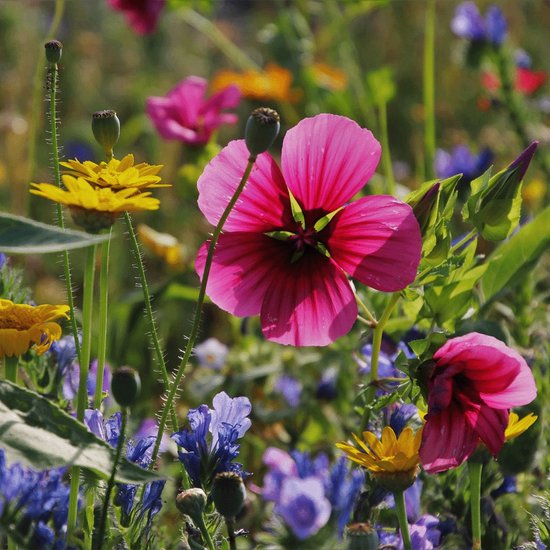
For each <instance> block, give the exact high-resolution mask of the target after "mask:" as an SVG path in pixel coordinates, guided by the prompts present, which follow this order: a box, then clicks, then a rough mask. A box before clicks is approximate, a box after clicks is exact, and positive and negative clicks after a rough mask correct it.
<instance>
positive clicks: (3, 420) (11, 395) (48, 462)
mask: <svg viewBox="0 0 550 550" xmlns="http://www.w3.org/2000/svg"><path fill="white" fill-rule="evenodd" d="M0 447H2V448H3V449H4V451H5V452H6V457H7V460H8V462H19V463H21V464H23V465H25V466H30V467H32V468H35V469H37V470H45V469H48V468H59V467H62V466H80V467H81V468H85V469H87V470H91V471H93V472H95V473H96V474H98V475H100V476H101V477H102V478H104V479H108V478H109V476H110V475H111V470H112V467H113V462H114V458H115V449H113V448H112V447H111V446H110V445H109V444H107V443H106V442H105V441H102V440H101V439H99V438H97V437H96V436H95V435H94V434H92V433H91V432H89V431H88V430H87V429H86V427H85V426H84V425H83V424H81V423H80V422H78V421H77V420H76V419H75V418H73V417H72V416H70V415H69V414H67V413H66V412H64V411H62V410H61V409H60V408H59V407H57V406H56V405H54V404H53V403H52V402H51V401H48V400H47V399H46V398H45V397H42V396H41V395H39V394H37V393H35V392H32V391H30V390H27V389H24V388H20V387H18V386H16V385H15V384H12V383H11V382H8V381H7V380H0ZM160 478H161V476H159V475H158V474H157V473H156V472H151V471H149V470H145V469H143V468H140V467H139V466H137V465H136V464H132V463H131V462H129V461H128V460H126V459H125V458H123V459H122V460H121V461H120V463H119V465H118V468H117V476H116V480H117V481H118V482H120V483H148V482H150V481H155V480H157V479H160Z"/></svg>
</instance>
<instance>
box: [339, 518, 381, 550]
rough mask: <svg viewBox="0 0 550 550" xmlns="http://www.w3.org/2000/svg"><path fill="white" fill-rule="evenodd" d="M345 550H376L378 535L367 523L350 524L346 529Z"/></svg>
mask: <svg viewBox="0 0 550 550" xmlns="http://www.w3.org/2000/svg"><path fill="white" fill-rule="evenodd" d="M346 539H347V541H348V545H347V550H377V548H378V543H379V541H378V533H377V532H376V529H374V528H373V527H371V525H370V524H368V523H351V524H350V525H348V526H347V527H346Z"/></svg>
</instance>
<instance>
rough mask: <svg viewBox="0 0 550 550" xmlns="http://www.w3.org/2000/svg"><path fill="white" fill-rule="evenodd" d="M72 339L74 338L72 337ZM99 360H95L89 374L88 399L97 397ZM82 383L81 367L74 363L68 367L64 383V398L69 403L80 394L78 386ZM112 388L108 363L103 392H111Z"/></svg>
mask: <svg viewBox="0 0 550 550" xmlns="http://www.w3.org/2000/svg"><path fill="white" fill-rule="evenodd" d="M71 338H72V337H71ZM97 365H98V363H97V359H94V360H93V361H92V362H91V363H90V370H89V372H88V385H87V391H88V397H89V398H93V397H94V395H95V386H96V381H97ZM79 381H80V366H79V364H78V362H76V361H73V362H72V363H70V364H69V365H68V368H67V370H66V371H65V379H64V381H63V397H64V398H65V399H67V400H68V401H72V400H73V399H74V398H75V397H76V395H77V393H78V384H79ZM110 387H111V369H110V367H109V365H108V364H107V363H105V370H104V371H103V387H102V389H103V392H109V388H110Z"/></svg>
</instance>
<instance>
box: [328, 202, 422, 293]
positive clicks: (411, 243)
mask: <svg viewBox="0 0 550 550" xmlns="http://www.w3.org/2000/svg"><path fill="white" fill-rule="evenodd" d="M329 228H331V229H330V230H331V231H332V234H331V235H330V237H329V238H328V241H327V245H328V249H329V251H330V253H331V255H332V257H333V258H334V261H335V262H336V263H337V264H338V265H339V266H340V267H341V268H342V269H343V270H344V271H346V272H347V273H349V274H350V275H351V276H352V277H354V278H356V279H357V280H358V281H361V282H362V283H363V284H365V285H368V286H370V287H372V288H375V289H377V290H382V291H384V292H394V291H396V290H401V289H403V288H405V287H406V286H407V285H409V284H410V283H412V282H413V281H414V279H415V278H416V272H417V269H418V264H419V262H420V254H421V251H422V237H421V235H420V229H419V227H418V222H417V221H416V218H415V217H414V214H413V211H412V208H411V207H410V206H409V205H407V204H405V203H404V202H401V201H399V200H397V199H395V198H393V197H389V196H385V195H378V196H371V197H363V198H361V199H359V200H357V201H355V202H352V203H351V204H348V205H347V206H346V207H345V208H344V209H343V210H341V211H340V212H339V213H338V214H337V215H336V216H335V217H334V218H333V220H332V222H331V223H330V225H329Z"/></svg>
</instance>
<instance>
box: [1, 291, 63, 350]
mask: <svg viewBox="0 0 550 550" xmlns="http://www.w3.org/2000/svg"><path fill="white" fill-rule="evenodd" d="M68 311H69V306H51V305H47V304H46V305H42V306H29V305H26V304H14V303H13V302H12V301H10V300H2V299H0V358H3V357H5V356H7V357H12V356H13V355H22V354H23V353H25V352H26V351H27V350H28V349H29V348H30V347H31V345H32V344H35V346H36V347H35V349H36V351H37V353H38V354H39V355H42V354H43V353H44V352H45V351H47V350H48V349H50V346H51V345H52V342H54V341H55V340H59V338H61V327H60V326H59V325H58V324H57V323H54V322H53V321H54V320H55V319H59V318H60V317H64V318H65V319H68V318H69V316H68V315H67V312H68Z"/></svg>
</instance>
